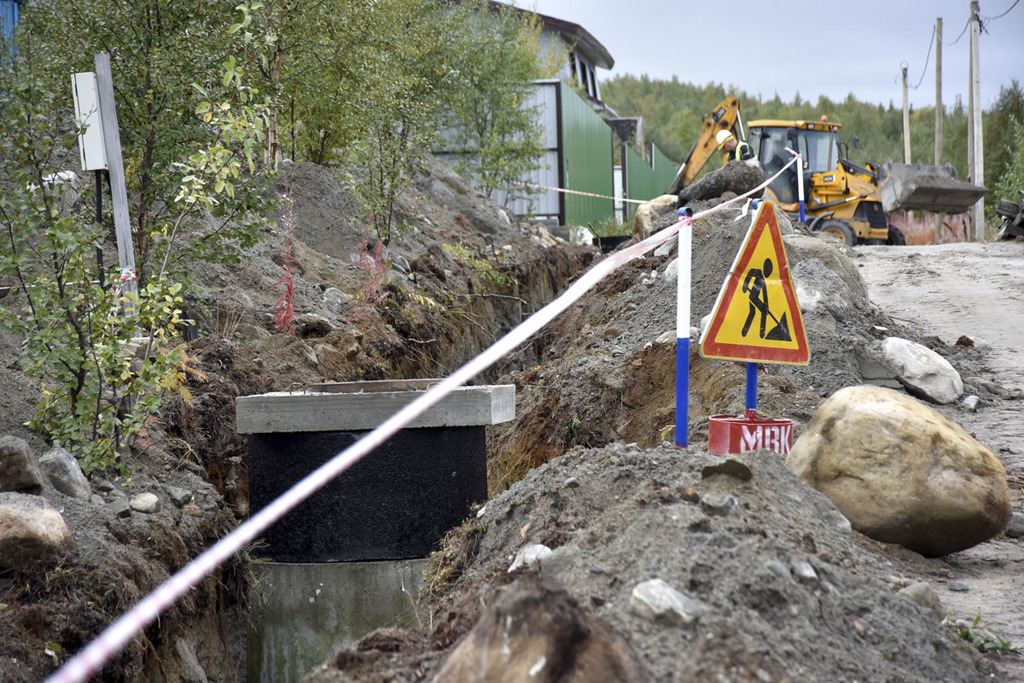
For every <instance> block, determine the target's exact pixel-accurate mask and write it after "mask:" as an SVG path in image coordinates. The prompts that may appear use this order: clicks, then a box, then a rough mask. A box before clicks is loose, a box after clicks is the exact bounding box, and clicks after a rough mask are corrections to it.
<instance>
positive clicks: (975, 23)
mask: <svg viewBox="0 0 1024 683" xmlns="http://www.w3.org/2000/svg"><path fill="white" fill-rule="evenodd" d="M978 11H979V8H978V2H977V0H974V1H973V2H971V83H970V93H971V100H970V101H971V105H970V106H971V117H970V119H971V120H970V125H969V127H968V133H970V135H969V136H968V138H969V141H970V144H971V149H969V150H968V151H969V152H970V157H971V171H970V172H971V182H973V183H974V184H975V185H984V184H985V154H984V151H983V150H984V148H983V146H982V135H981V65H980V63H979V60H978V36H979V34H980V33H981V20H980V19H979V18H978ZM973 216H974V239H976V240H982V239H984V238H985V201H984V200H983V199H979V200H978V202H977V204H975V205H974V209H973Z"/></svg>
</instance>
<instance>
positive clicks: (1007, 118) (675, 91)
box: [601, 75, 1024, 213]
mask: <svg viewBox="0 0 1024 683" xmlns="http://www.w3.org/2000/svg"><path fill="white" fill-rule="evenodd" d="M601 94H602V96H603V98H604V100H605V101H606V102H607V103H608V104H609V106H611V107H612V108H613V109H615V110H616V111H617V112H618V113H619V114H621V115H624V116H642V117H643V120H644V130H645V135H646V137H647V139H648V141H649V142H654V143H655V144H657V145H658V147H660V148H661V150H662V151H663V152H665V154H667V155H668V156H669V158H671V159H675V160H677V161H681V160H682V159H683V158H685V156H686V154H687V153H688V152H689V151H690V147H691V146H692V145H693V143H694V141H695V140H696V139H697V136H698V135H699V133H700V125H701V122H702V120H703V118H704V116H705V115H707V114H708V113H709V112H710V111H712V109H713V108H714V107H715V105H717V104H718V103H719V102H721V101H722V100H723V99H724V98H725V97H726V96H729V95H734V96H736V97H738V98H739V100H740V112H741V114H742V117H743V120H744V121H751V120H754V119H784V120H785V119H792V120H809V121H810V120H818V119H819V118H821V116H828V118H829V120H830V121H835V122H837V123H841V124H842V126H843V130H842V136H843V140H844V141H845V142H846V143H847V144H848V145H849V152H850V157H851V160H852V161H854V162H857V163H859V164H861V165H863V164H864V163H866V162H871V163H875V164H879V165H880V164H882V163H884V162H885V161H887V160H892V161H902V160H903V110H902V109H901V108H899V107H895V106H893V105H892V103H890V104H889V106H888V107H884V106H882V105H881V104H870V103H866V102H861V101H859V100H858V99H857V98H856V97H854V95H853V94H852V93H851V94H850V95H848V96H847V97H846V99H845V100H843V101H842V102H833V101H832V100H830V99H829V98H827V97H819V98H818V100H817V102H809V101H805V100H803V99H802V98H801V97H800V95H799V94H797V95H796V96H795V97H794V99H793V101H792V102H784V101H783V100H782V99H781V98H780V97H779V96H778V94H776V95H775V97H773V98H772V99H770V100H764V99H762V98H760V97H753V96H750V95H748V94H747V93H745V92H743V91H742V90H735V89H733V90H726V88H725V87H724V86H722V85H720V84H714V83H709V84H706V85H694V84H691V83H683V82H680V81H679V80H678V79H673V80H671V81H666V80H658V79H651V78H648V77H647V76H640V77H637V76H631V75H625V76H616V77H613V78H611V79H609V80H607V81H603V82H602V83H601ZM967 125H968V118H967V110H966V107H965V106H964V104H963V103H962V102H960V101H959V100H958V101H957V102H955V103H954V104H953V105H952V106H950V107H946V108H945V110H944V112H943V129H942V133H943V135H942V160H941V161H942V163H944V164H945V163H949V164H951V165H952V166H953V167H954V168H955V169H956V171H957V174H958V176H959V177H960V178H961V179H967V178H968V175H969V174H968V173H967ZM1022 126H1024V90H1022V89H1021V85H1020V83H1018V82H1017V81H1016V80H1014V81H1012V82H1011V83H1010V84H1009V85H1007V86H1004V87H1002V88H1001V89H1000V92H999V97H998V99H997V100H996V102H995V104H993V105H992V107H991V108H990V109H988V110H987V111H985V112H983V116H982V127H983V134H982V141H983V144H984V153H985V180H984V183H983V184H984V185H985V187H987V188H989V190H990V192H989V194H988V195H987V196H986V199H985V204H986V209H987V210H988V211H989V212H990V213H991V212H993V211H994V207H995V205H996V203H997V202H998V199H999V197H1006V198H1010V199H1013V200H1014V201H1016V199H1017V194H1016V191H1015V188H1017V189H1024V146H1022V145H1021V142H1020V139H1021V137H1022V135H1024V133H1022ZM910 131H911V133H910V135H911V139H910V150H911V153H910V156H911V161H913V162H915V163H918V162H919V163H922V164H926V165H928V164H933V163H934V156H935V142H934V140H935V108H934V107H921V108H918V109H912V110H911V112H910Z"/></svg>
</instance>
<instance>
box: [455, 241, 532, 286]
mask: <svg viewBox="0 0 1024 683" xmlns="http://www.w3.org/2000/svg"><path fill="white" fill-rule="evenodd" d="M441 249H442V250H443V251H444V253H446V254H448V255H449V256H452V257H453V258H456V259H458V260H460V261H462V262H463V263H465V264H466V265H467V266H469V267H470V268H472V269H473V275H474V276H475V277H477V278H479V279H481V280H484V281H487V282H491V283H493V284H496V285H512V284H514V283H515V278H513V277H512V276H510V275H509V274H508V273H505V272H503V271H501V270H499V269H497V268H496V267H495V266H494V264H493V263H491V262H490V261H489V260H487V258H485V257H484V256H483V255H481V254H480V253H479V252H477V251H475V250H473V249H472V248H470V247H467V246H466V245H465V244H463V243H462V242H459V243H458V244H448V243H447V242H445V243H444V244H442V245H441Z"/></svg>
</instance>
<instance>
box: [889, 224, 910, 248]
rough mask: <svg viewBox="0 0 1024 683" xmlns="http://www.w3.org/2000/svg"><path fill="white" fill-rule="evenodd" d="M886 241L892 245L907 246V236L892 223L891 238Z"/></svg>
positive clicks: (890, 228) (890, 227)
mask: <svg viewBox="0 0 1024 683" xmlns="http://www.w3.org/2000/svg"><path fill="white" fill-rule="evenodd" d="M885 243H886V244H888V245H889V246H892V247H905V246H907V238H906V237H904V236H903V231H902V230H900V229H899V228H897V227H896V226H895V225H890V226H889V239H887V240H886V241H885Z"/></svg>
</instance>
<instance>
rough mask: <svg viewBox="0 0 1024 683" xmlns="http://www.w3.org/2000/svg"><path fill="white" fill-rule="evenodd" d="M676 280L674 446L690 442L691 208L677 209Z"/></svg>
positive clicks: (685, 445)
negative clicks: (677, 267)
mask: <svg viewBox="0 0 1024 683" xmlns="http://www.w3.org/2000/svg"><path fill="white" fill-rule="evenodd" d="M677 251H678V254H677V257H678V264H679V279H678V280H677V281H676V446H677V447H679V448H686V447H687V446H688V445H689V429H690V278H691V273H690V270H691V268H692V261H693V255H692V251H693V209H691V208H690V207H688V206H684V207H681V208H680V209H679V239H678V240H677Z"/></svg>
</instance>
